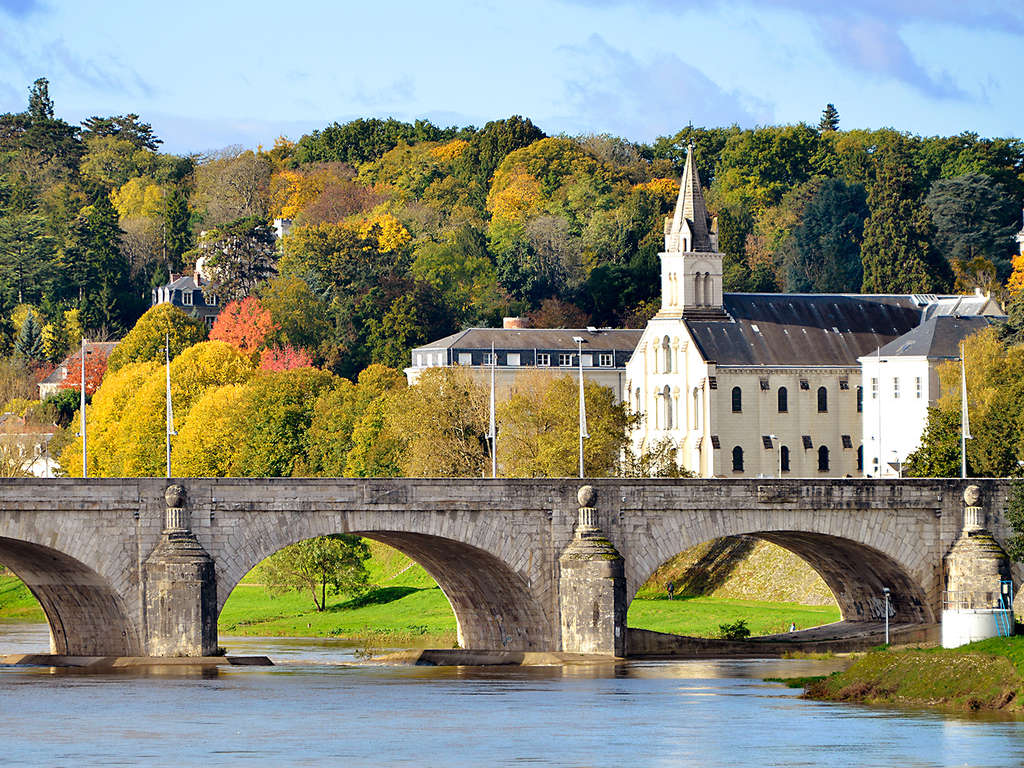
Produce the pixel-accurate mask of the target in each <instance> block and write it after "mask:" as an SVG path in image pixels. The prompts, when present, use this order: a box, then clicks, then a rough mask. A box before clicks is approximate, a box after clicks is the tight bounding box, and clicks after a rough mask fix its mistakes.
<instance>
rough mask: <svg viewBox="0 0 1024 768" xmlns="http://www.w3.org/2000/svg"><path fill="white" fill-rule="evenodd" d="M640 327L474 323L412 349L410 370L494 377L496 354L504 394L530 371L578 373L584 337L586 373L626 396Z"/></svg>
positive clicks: (411, 376) (497, 380) (412, 379)
mask: <svg viewBox="0 0 1024 768" xmlns="http://www.w3.org/2000/svg"><path fill="white" fill-rule="evenodd" d="M642 333H643V332H642V331H640V330H623V329H613V328H527V327H525V325H524V323H523V321H522V319H521V318H514V317H507V318H505V322H504V327H503V328H469V329H467V330H464V331H460V332H459V333H456V334H453V335H451V336H446V337H445V338H443V339H439V340H438V341H435V342H433V343H431V344H426V345H424V346H422V347H416V348H415V349H414V350H413V351H412V365H411V366H410V367H409V368H406V369H405V375H406V378H407V379H408V381H409V384H410V385H412V384H415V383H416V381H417V380H418V379H419V377H420V375H421V374H422V373H423V371H425V370H426V369H427V368H434V367H438V366H463V367H465V368H467V369H468V370H470V371H472V372H473V374H474V375H475V376H476V377H477V378H478V379H479V380H480V381H483V382H489V381H490V372H491V353H492V349H493V353H494V357H495V360H494V386H495V390H497V391H498V392H499V393H500V394H501V395H502V396H505V395H507V394H508V392H509V391H511V390H512V389H513V388H514V386H515V384H516V382H517V381H518V380H519V379H520V377H521V376H522V374H523V373H524V372H526V371H537V370H540V371H553V372H556V373H563V374H570V375H578V371H579V365H580V359H579V347H578V345H577V342H576V341H574V338H581V339H583V347H582V348H583V377H584V378H585V379H586V380H588V381H594V382H595V383H597V384H600V385H601V386H604V387H608V388H609V389H611V390H612V391H613V392H614V393H615V398H616V402H621V401H622V400H624V399H625V394H626V388H625V380H626V361H627V360H629V357H630V355H632V354H633V350H634V349H635V348H636V345H637V342H638V341H639V340H640V335H641V334H642Z"/></svg>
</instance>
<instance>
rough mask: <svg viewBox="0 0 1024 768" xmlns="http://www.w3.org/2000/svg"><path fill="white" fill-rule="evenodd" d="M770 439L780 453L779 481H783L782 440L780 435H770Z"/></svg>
mask: <svg viewBox="0 0 1024 768" xmlns="http://www.w3.org/2000/svg"><path fill="white" fill-rule="evenodd" d="M768 439H769V440H771V441H772V443H773V444H774V445H775V450H777V451H778V452H779V475H778V477H779V479H780V480H781V479H782V439H781V438H779V436H778V435H768Z"/></svg>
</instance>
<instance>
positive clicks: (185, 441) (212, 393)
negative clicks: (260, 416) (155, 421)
mask: <svg viewBox="0 0 1024 768" xmlns="http://www.w3.org/2000/svg"><path fill="white" fill-rule="evenodd" d="M245 401H246V388H245V386H244V385H242V384H226V385H224V386H223V387H214V388H213V389H208V390H207V391H206V392H204V393H203V394H202V395H201V396H200V397H199V399H198V400H196V401H195V404H194V405H193V406H192V408H191V409H190V410H189V414H188V419H187V420H186V421H185V424H184V425H183V426H182V428H181V429H179V430H178V435H177V437H175V438H174V445H173V460H172V463H173V465H174V472H175V474H177V475H178V476H179V477H232V476H233V475H236V474H237V471H236V470H235V467H234V462H233V461H232V459H233V458H234V456H235V453H236V450H237V446H238V444H239V443H240V442H241V440H242V438H243V436H244V423H243V422H244V420H245V418H246V415H247V413H246V409H245V407H244V403H245Z"/></svg>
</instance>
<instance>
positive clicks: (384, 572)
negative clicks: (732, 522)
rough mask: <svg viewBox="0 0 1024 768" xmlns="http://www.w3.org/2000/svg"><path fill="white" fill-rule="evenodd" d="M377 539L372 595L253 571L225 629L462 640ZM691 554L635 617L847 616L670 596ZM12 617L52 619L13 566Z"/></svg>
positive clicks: (0, 583) (758, 623)
mask: <svg viewBox="0 0 1024 768" xmlns="http://www.w3.org/2000/svg"><path fill="white" fill-rule="evenodd" d="M368 543H369V546H370V550H371V553H372V557H371V558H370V560H369V561H367V563H366V566H367V570H368V571H369V575H370V582H371V583H372V584H374V588H373V589H372V590H371V591H370V592H369V593H367V594H366V595H363V596H361V597H358V598H352V597H351V596H349V595H334V596H329V597H328V600H327V607H326V609H325V610H324V611H321V612H317V611H315V610H313V602H312V600H311V598H310V596H309V594H307V593H304V592H287V593H285V594H281V595H272V594H269V593H268V592H267V590H266V589H265V588H264V587H263V586H262V585H261V584H258V583H255V582H254V581H253V578H252V577H251V576H249V577H246V578H245V579H243V580H242V583H241V584H239V585H238V586H237V587H236V588H235V590H234V591H233V592H232V593H231V595H230V597H229V598H228V600H227V603H226V604H225V606H224V610H223V611H222V612H221V615H220V621H219V629H220V632H221V633H222V634H224V635H249V636H254V635H263V636H276V637H343V638H348V639H351V640H354V641H356V642H361V643H367V644H370V645H374V646H391V647H410V648H413V647H427V646H429V647H435V648H450V647H452V645H454V644H455V641H456V626H455V616H454V615H453V614H452V610H451V607H450V606H449V605H448V600H447V598H445V596H444V593H443V592H442V591H441V590H440V589H439V588H438V586H437V584H436V583H434V580H433V579H431V578H430V576H429V575H428V574H427V573H426V571H424V570H423V568H422V567H420V566H419V565H417V564H416V563H414V562H413V561H411V560H410V559H409V558H407V557H405V556H404V555H402V554H401V553H400V552H398V551H397V550H394V549H392V548H390V547H386V546H384V545H383V544H379V543H377V542H373V541H370V542H368ZM776 549H777V548H776ZM780 551H781V550H780ZM766 552H768V553H769V554H771V553H770V551H768V550H766ZM744 553H745V550H744ZM744 553H740V552H733V551H732V550H731V549H730V550H729V552H728V553H727V554H728V555H729V556H728V557H721V556H719V557H717V560H716V563H717V564H714V563H711V562H709V561H710V560H711V558H708V557H704V558H703V562H702V563H701V565H700V567H705V568H706V567H710V568H711V571H712V573H713V574H715V581H716V582H717V583H725V584H726V585H727V586H728V584H729V583H732V582H736V579H733V580H732V582H730V580H729V578H728V577H727V576H728V574H732V575H734V576H735V575H736V573H737V570H738V571H739V572H740V573H742V572H744V569H745V566H744V565H743V562H744V561H743V560H742V558H741V557H740V555H742V554H744ZM684 554H685V555H686V557H682V558H680V559H676V560H674V561H672V562H671V563H670V565H669V567H666V568H665V569H663V570H662V571H659V574H658V577H657V578H656V579H652V580H651V581H650V582H648V584H647V585H645V587H644V588H643V589H642V590H641V592H640V594H639V595H638V597H637V599H635V600H634V601H633V603H632V605H631V606H630V609H629V615H628V623H629V626H631V627H636V628H639V629H651V630H654V631H657V632H668V633H672V634H682V635H695V636H700V637H715V636H717V635H718V633H719V625H720V624H724V623H733V622H735V621H737V620H739V619H744V620H746V622H747V626H748V627H749V628H750V630H751V632H752V633H753V634H754V635H763V634H773V633H776V632H784V631H786V630H787V629H789V626H790V623H795V624H796V625H797V627H798V628H800V629H804V628H806V627H812V626H817V625H820V624H827V623H829V622H832V621H836V620H838V619H839V611H838V609H837V608H836V607H835V605H834V603H833V604H832V605H799V604H797V603H795V602H783V601H776V602H763V601H759V600H756V599H749V598H736V597H728V596H725V595H721V594H716V595H714V596H710V595H701V596H686V597H679V596H677V597H676V599H674V600H669V599H668V598H667V595H666V593H665V584H666V583H667V581H668V580H670V579H673V578H674V579H677V583H678V584H680V585H683V584H689V582H688V581H687V579H688V578H689V577H688V576H687V572H690V573H696V571H695V570H694V569H695V568H696V567H697V566H696V565H695V562H691V561H700V560H701V558H702V554H703V555H706V554H707V553H706V552H704V550H703V549H702V550H699V551H697V550H694V551H692V552H691V553H684ZM719 554H720V553H719ZM755 554H756V552H755ZM723 563H724V564H723ZM773 565H774V566H775V568H776V572H781V571H782V570H783V569H781V568H779V564H777V563H776V564H773ZM726 572H728V574H727V573H726ZM741 581H746V579H744V580H741ZM794 583H796V581H795V580H794ZM801 588H802V587H801ZM773 594H774V593H773ZM5 620H6V621H29V622H42V621H45V617H44V616H43V612H42V610H41V609H40V608H39V604H38V603H37V602H36V601H35V598H34V597H32V594H31V593H30V592H29V591H28V589H27V588H26V587H25V586H24V585H23V584H22V583H21V582H20V581H18V580H17V579H16V578H14V577H13V576H10V575H0V621H5Z"/></svg>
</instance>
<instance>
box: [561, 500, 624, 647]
mask: <svg viewBox="0 0 1024 768" xmlns="http://www.w3.org/2000/svg"><path fill="white" fill-rule="evenodd" d="M577 498H578V500H579V503H580V510H579V520H578V523H577V525H576V531H575V535H574V536H573V540H572V542H570V544H569V546H568V547H566V548H565V551H564V552H563V553H562V555H561V557H559V558H558V565H559V577H558V602H559V613H560V615H561V633H562V650H563V651H564V652H566V653H587V654H602V655H608V656H620V657H621V656H625V655H626V607H627V606H626V575H625V567H624V560H623V559H622V555H620V554H619V552H618V550H617V549H615V545H614V544H612V542H611V541H609V540H608V538H607V537H606V536H605V534H604V532H603V531H602V530H601V528H600V526H598V524H597V510H596V509H595V508H594V503H595V502H596V500H597V492H596V491H595V490H594V488H593V487H592V486H589V485H585V486H583V487H582V488H580V490H579V493H578V494H577Z"/></svg>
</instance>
